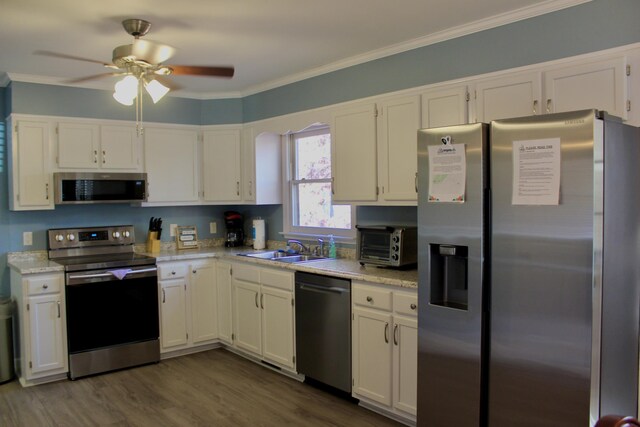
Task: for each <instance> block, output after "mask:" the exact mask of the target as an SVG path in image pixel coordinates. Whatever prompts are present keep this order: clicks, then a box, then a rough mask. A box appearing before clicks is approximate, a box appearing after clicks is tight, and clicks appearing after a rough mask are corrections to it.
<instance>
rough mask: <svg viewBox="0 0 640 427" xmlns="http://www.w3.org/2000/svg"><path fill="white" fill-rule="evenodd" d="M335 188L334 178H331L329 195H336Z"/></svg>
mask: <svg viewBox="0 0 640 427" xmlns="http://www.w3.org/2000/svg"><path fill="white" fill-rule="evenodd" d="M335 186H336V183H335V178H334V177H331V194H332V195H334V196H335V195H336V188H335Z"/></svg>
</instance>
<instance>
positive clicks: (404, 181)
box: [378, 95, 420, 201]
mask: <svg viewBox="0 0 640 427" xmlns="http://www.w3.org/2000/svg"><path fill="white" fill-rule="evenodd" d="M378 123H379V125H380V132H379V134H378V135H379V151H378V154H379V162H380V178H381V179H380V187H381V188H380V197H381V198H382V199H383V200H389V201H393V200H410V201H413V200H417V197H418V193H417V192H416V176H417V173H418V150H417V145H418V136H417V135H418V129H420V97H419V96H418V95H415V96H408V97H404V98H400V99H394V100H389V101H385V102H383V103H381V104H380V115H379V116H378Z"/></svg>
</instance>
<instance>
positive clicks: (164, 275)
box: [158, 264, 188, 280]
mask: <svg viewBox="0 0 640 427" xmlns="http://www.w3.org/2000/svg"><path fill="white" fill-rule="evenodd" d="M187 267H188V265H187V264H158V280H169V279H180V278H183V277H186V276H187V271H188V269H187Z"/></svg>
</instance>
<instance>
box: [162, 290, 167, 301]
mask: <svg viewBox="0 0 640 427" xmlns="http://www.w3.org/2000/svg"><path fill="white" fill-rule="evenodd" d="M166 300H167V295H166V294H165V293H164V289H163V290H162V303H163V304H164V303H165V301H166Z"/></svg>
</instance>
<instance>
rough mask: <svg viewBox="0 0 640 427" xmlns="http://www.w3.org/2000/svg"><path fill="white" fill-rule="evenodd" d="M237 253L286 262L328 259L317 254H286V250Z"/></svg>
mask: <svg viewBox="0 0 640 427" xmlns="http://www.w3.org/2000/svg"><path fill="white" fill-rule="evenodd" d="M239 255H242V256H247V257H250V258H260V259H268V260H271V261H278V262H288V263H294V262H307V261H321V260H324V259H328V258H326V257H323V256H317V255H301V254H288V253H286V252H279V251H267V252H256V253H249V254H239Z"/></svg>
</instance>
